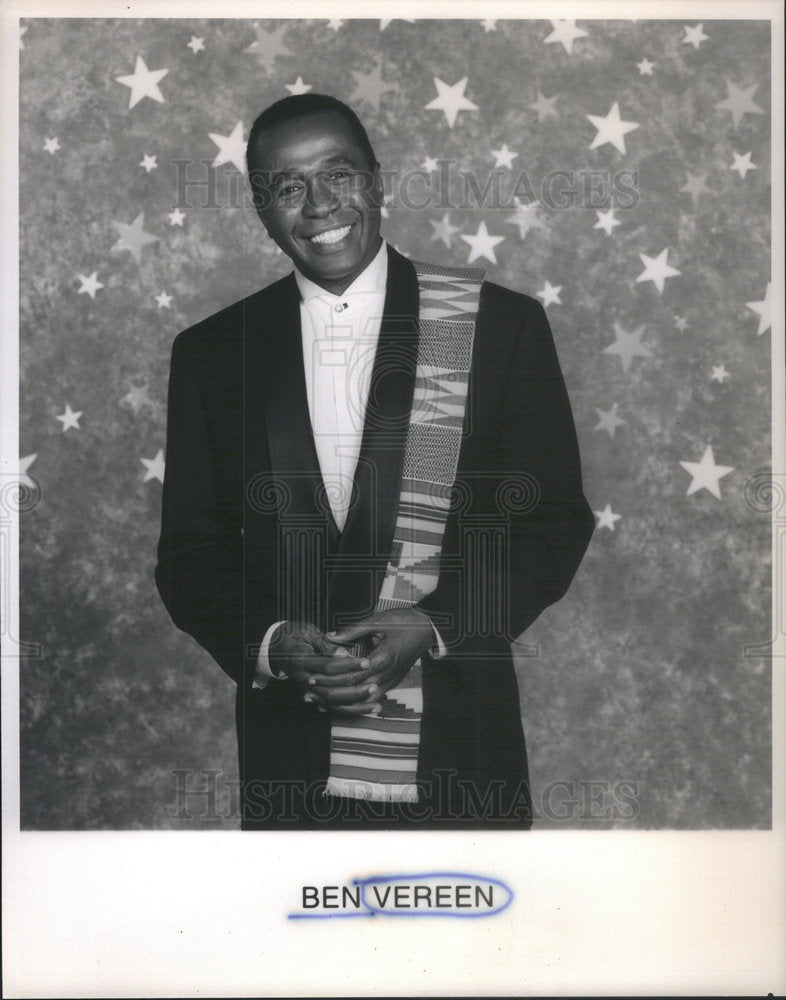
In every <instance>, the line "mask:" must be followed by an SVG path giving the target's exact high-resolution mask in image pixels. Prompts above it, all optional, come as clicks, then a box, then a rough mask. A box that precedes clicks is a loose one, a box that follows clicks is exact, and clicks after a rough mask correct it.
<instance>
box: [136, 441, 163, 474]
mask: <svg viewBox="0 0 786 1000" xmlns="http://www.w3.org/2000/svg"><path fill="white" fill-rule="evenodd" d="M139 461H140V462H141V463H142V465H144V466H145V468H146V469H147V472H146V473H145V478H144V479H143V480H142V482H143V483H146V482H147V481H148V480H149V479H158V480H159V482H162V483H163V481H164V468H165V463H164V449H163V448H159V449H158V451H157V452H156V457H155V458H140V459H139Z"/></svg>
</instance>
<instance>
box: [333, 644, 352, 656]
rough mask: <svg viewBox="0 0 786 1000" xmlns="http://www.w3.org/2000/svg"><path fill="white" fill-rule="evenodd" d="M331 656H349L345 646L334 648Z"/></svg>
mask: <svg viewBox="0 0 786 1000" xmlns="http://www.w3.org/2000/svg"><path fill="white" fill-rule="evenodd" d="M333 656H349V650H348V649H347V647H346V646H336V650H335V652H334V653H333Z"/></svg>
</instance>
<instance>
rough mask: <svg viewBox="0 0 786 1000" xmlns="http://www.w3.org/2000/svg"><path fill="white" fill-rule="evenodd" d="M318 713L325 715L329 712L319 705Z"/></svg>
mask: <svg viewBox="0 0 786 1000" xmlns="http://www.w3.org/2000/svg"><path fill="white" fill-rule="evenodd" d="M317 711H318V712H321V713H322V714H323V715H324V714H325V712H327V709H326V708H323V707H322V706H321V705H317Z"/></svg>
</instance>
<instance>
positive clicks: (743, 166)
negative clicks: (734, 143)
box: [729, 150, 757, 177]
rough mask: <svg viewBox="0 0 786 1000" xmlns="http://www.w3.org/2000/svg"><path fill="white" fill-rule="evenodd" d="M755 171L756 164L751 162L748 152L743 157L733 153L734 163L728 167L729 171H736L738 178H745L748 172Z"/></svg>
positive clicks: (740, 154)
mask: <svg viewBox="0 0 786 1000" xmlns="http://www.w3.org/2000/svg"><path fill="white" fill-rule="evenodd" d="M756 169H757V167H756V164H755V163H753V161H752V160H751V153H750V150H749V151H748V152H747V153H745V155H744V156H743V154H742V153H735V154H734V163H732V164H731V165H730V166H729V170H736V171H737V173H738V174H739V175H740V177H745V175H746V174H747V173H748V171H749V170H756Z"/></svg>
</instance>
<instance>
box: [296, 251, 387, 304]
mask: <svg viewBox="0 0 786 1000" xmlns="http://www.w3.org/2000/svg"><path fill="white" fill-rule="evenodd" d="M387 279H388V248H387V244H386V243H385V241H384V240H383V241H382V245H381V246H380V248H379V250H378V251H377V255H376V257H374V259H373V260H372V261H371V263H370V264H368V265H367V266H366V267H365V269H364V270H363V271H361V272H360V274H359V275H358V276H357V278H355V280H354V281H353V282H352V284H351V285H349V287H348V288H346V289H345V290H344V291H343V292H342V293H341V295H334V294H333V293H332V292H329V291H327V289H325V288H323V287H322V286H321V285H318V284H317V283H316V282H314V281H312V280H311V279H310V278H307V277H306V276H305V274H301V272H300V271H298V269H297V268H295V281H296V282H297V287H298V291H299V292H300V299H301V301H302V302H305V301H307V300H308V299H313V298H316V297H318V296H324V297H325V298H326V299H328V300H329V301H330V300H335V301H336V302H342V301H344V300H345V299H346V298H348V297H349V296H350V295H355V294H357V293H358V292H379V291H384V289H385V286H386V284H387Z"/></svg>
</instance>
